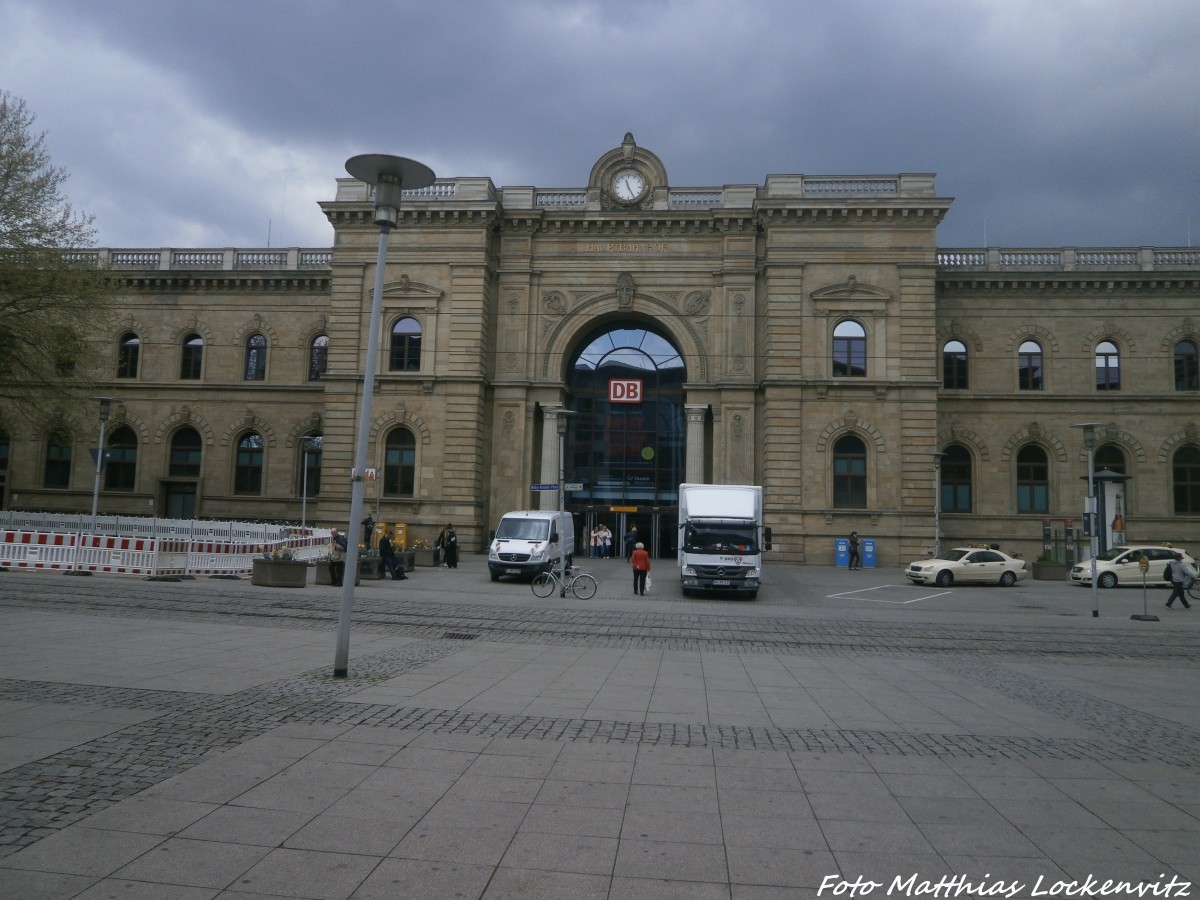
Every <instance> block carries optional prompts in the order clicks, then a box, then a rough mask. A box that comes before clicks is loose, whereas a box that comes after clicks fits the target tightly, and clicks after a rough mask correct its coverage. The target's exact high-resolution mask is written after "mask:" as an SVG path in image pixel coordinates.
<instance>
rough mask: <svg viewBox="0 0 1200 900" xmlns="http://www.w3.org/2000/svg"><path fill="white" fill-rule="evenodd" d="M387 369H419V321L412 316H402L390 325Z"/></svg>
mask: <svg viewBox="0 0 1200 900" xmlns="http://www.w3.org/2000/svg"><path fill="white" fill-rule="evenodd" d="M388 371H389V372H419V371H421V323H420V322H418V321H417V320H416V319H414V318H413V317H412V316H404V317H403V318H401V319H398V320H397V321H396V324H395V325H393V326H392V342H391V348H390V352H389V354H388Z"/></svg>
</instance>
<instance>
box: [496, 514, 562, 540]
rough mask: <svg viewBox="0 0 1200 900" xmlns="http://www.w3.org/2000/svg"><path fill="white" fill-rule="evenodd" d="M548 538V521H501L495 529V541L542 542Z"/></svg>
mask: <svg viewBox="0 0 1200 900" xmlns="http://www.w3.org/2000/svg"><path fill="white" fill-rule="evenodd" d="M549 536H550V520H549V519H501V520H500V527H499V528H497V529H496V540H510V541H511V540H517V541H544V540H546V538H548V537H549Z"/></svg>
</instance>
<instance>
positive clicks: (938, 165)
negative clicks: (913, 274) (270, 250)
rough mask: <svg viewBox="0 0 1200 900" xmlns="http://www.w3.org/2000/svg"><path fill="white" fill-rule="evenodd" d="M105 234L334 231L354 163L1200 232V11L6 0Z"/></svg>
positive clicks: (1126, 241) (1066, 235) (14, 87)
mask: <svg viewBox="0 0 1200 900" xmlns="http://www.w3.org/2000/svg"><path fill="white" fill-rule="evenodd" d="M0 89H4V90H7V91H9V92H10V93H12V94H14V95H16V96H18V97H20V98H22V99H24V100H25V101H26V103H27V104H28V106H29V108H30V111H31V112H32V113H33V114H34V115H35V116H36V117H37V121H36V128H37V129H38V130H39V131H45V132H46V134H47V142H48V147H49V150H50V153H51V155H52V157H53V160H54V162H55V163H56V164H57V165H60V166H62V167H64V168H65V169H67V170H68V172H69V173H70V175H71V178H70V180H69V181H68V183H67V192H68V194H69V195H70V198H71V200H72V202H73V203H74V204H75V205H76V206H77V207H79V208H81V209H83V210H85V211H87V212H89V213H91V214H93V215H94V216H95V218H96V225H97V228H98V233H97V243H98V244H100V245H101V246H109V247H165V246H174V247H219V246H237V247H264V246H267V244H268V236H269V239H270V245H271V246H304V247H320V246H328V245H329V244H330V243H331V242H332V229H331V228H330V227H329V225H328V224H327V223H326V222H325V219H324V217H323V216H322V215H321V212H320V210H319V209H318V207H317V202H318V201H319V200H322V199H332V197H333V193H334V189H335V179H336V178H338V177H341V176H343V175H344V174H345V171H344V167H343V166H344V163H345V160H346V159H347V158H348V157H350V156H353V155H355V154H357V153H364V152H381V153H393V154H397V155H401V156H410V157H413V158H415V159H418V160H420V161H421V162H424V163H425V164H427V165H429V166H430V167H431V168H433V170H434V171H435V172H436V173H437V174H438V175H439V176H441V177H452V176H487V177H489V178H491V179H492V181H493V182H494V183H495V184H496V185H497V186H505V185H536V186H539V187H582V186H583V185H584V184H585V183H586V181H587V177H588V173H589V170H590V169H591V166H592V163H593V162H594V161H595V160H596V158H597V157H598V156H600V155H601V154H603V153H604V152H605V151H607V150H609V149H611V148H613V147H616V146H618V145H619V144H620V143H621V139H622V137H623V136H624V134H625V132H627V131H632V132H633V134H634V137H635V138H636V139H637V142H638V144H639V145H640V146H643V147H645V148H647V149H649V150H651V151H653V152H654V153H656V154H657V155H658V156H659V157H661V158H662V160H663V162H664V164H665V165H666V166H667V171H668V174H669V178H670V182H671V184H672V185H673V186H676V187H693V186H694V187H701V186H717V185H723V184H748V183H749V184H762V183H763V181H764V179H765V178H766V176H767V175H768V174H781V173H802V174H807V175H862V174H895V173H899V172H933V173H936V174H937V187H938V192H939V194H941V195H942V196H948V197H954V198H955V202H954V205H953V207H952V208H951V210H950V213H949V215H948V217H947V219H946V222H945V224H943V225H942V226H941V227H940V229H939V238H938V241H939V244H940V245H941V246H943V247H977V246H982V245H984V244H985V243H986V244H987V245H990V246H1003V247H1039V246H1106V247H1125V246H1137V245H1157V246H1176V247H1178V246H1188V245H1189V243H1190V242H1192V241H1194V240H1195V241H1200V2H1197V0H1140V2H1135V0H1123V2H1119V0H1108V2H1105V0H1093V2H1083V0H1036V2H1033V0H890V2H885V0H821V2H816V0H736V2H733V0H486V2H485V0H478V2H469V0H441V2H416V0H199V2H195V0H193V2H184V0H103V2H97V0H0Z"/></svg>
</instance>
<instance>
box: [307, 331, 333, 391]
mask: <svg viewBox="0 0 1200 900" xmlns="http://www.w3.org/2000/svg"><path fill="white" fill-rule="evenodd" d="M328 369H329V336H328V335H325V334H318V335H317V336H316V337H315V338H313V339H312V343H311V344H309V345H308V380H309V381H320V380H321V376H322V375H324V374H325V372H326V371H328Z"/></svg>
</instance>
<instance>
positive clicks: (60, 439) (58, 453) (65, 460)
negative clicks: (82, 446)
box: [42, 432, 71, 488]
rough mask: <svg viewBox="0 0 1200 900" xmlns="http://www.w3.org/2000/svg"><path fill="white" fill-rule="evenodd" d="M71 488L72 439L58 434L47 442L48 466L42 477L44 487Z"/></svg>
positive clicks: (53, 435)
mask: <svg viewBox="0 0 1200 900" xmlns="http://www.w3.org/2000/svg"><path fill="white" fill-rule="evenodd" d="M70 486H71V438H70V437H69V436H67V435H66V434H62V433H59V432H56V433H54V434H52V435H51V436H50V439H49V440H48V441H46V466H45V469H44V471H43V475H42V487H48V488H65V487H70Z"/></svg>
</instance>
